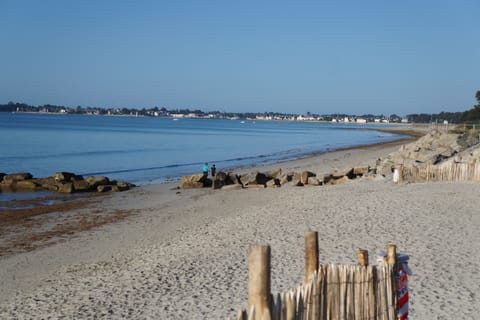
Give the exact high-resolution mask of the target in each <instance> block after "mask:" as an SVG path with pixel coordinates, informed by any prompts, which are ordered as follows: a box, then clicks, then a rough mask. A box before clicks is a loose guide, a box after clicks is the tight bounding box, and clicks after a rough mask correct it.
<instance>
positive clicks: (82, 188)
mask: <svg viewBox="0 0 480 320" xmlns="http://www.w3.org/2000/svg"><path fill="white" fill-rule="evenodd" d="M72 183H73V188H74V189H75V192H87V191H92V190H94V188H93V187H92V185H90V184H89V183H88V182H87V181H85V180H73V181H72Z"/></svg>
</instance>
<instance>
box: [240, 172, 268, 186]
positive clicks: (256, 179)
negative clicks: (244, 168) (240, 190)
mask: <svg viewBox="0 0 480 320" xmlns="http://www.w3.org/2000/svg"><path fill="white" fill-rule="evenodd" d="M270 179H271V177H267V175H265V174H264V173H262V172H258V171H254V172H250V173H246V174H244V175H242V176H241V177H240V182H241V183H242V184H243V186H248V185H252V184H253V185H259V184H260V185H263V186H265V184H266V183H267V181H268V180H270Z"/></svg>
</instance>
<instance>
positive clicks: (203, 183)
mask: <svg viewBox="0 0 480 320" xmlns="http://www.w3.org/2000/svg"><path fill="white" fill-rule="evenodd" d="M375 171H376V170H375V168H370V167H369V166H359V167H354V168H348V169H345V170H337V171H334V172H331V173H327V174H317V173H314V172H311V171H303V172H293V171H292V172H283V171H282V169H278V170H276V171H273V172H259V171H252V172H249V173H245V174H236V173H234V172H228V173H227V172H222V171H218V172H217V174H216V175H215V177H212V178H209V177H207V176H205V175H203V174H196V175H192V176H184V177H182V181H181V188H182V189H193V188H213V189H222V190H232V189H263V188H279V187H282V186H295V187H303V186H322V185H327V184H330V185H334V184H340V183H344V182H347V181H350V180H353V179H356V178H359V177H374V176H375Z"/></svg>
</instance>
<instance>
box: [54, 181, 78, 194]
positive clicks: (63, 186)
mask: <svg viewBox="0 0 480 320" xmlns="http://www.w3.org/2000/svg"><path fill="white" fill-rule="evenodd" d="M57 187H58V190H57V192H60V193H73V192H74V191H75V189H74V188H73V183H71V182H58V183H57Z"/></svg>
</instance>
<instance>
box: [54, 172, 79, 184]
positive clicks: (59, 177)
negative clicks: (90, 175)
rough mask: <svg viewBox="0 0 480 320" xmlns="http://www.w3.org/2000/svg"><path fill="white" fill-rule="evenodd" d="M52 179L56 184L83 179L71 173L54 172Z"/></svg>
mask: <svg viewBox="0 0 480 320" xmlns="http://www.w3.org/2000/svg"><path fill="white" fill-rule="evenodd" d="M53 178H54V179H55V181H57V182H73V181H79V180H83V177H82V176H80V175H76V174H75V173H71V172H55V173H54V174H53Z"/></svg>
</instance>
